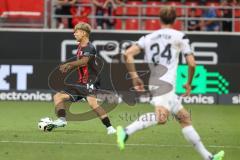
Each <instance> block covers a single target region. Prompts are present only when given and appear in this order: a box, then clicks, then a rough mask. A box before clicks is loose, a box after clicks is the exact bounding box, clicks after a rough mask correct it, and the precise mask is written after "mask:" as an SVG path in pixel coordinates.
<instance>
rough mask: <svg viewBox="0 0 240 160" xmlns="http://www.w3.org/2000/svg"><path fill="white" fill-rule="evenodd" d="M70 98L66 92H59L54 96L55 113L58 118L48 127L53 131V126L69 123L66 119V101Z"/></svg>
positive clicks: (62, 125)
mask: <svg viewBox="0 0 240 160" xmlns="http://www.w3.org/2000/svg"><path fill="white" fill-rule="evenodd" d="M69 99H70V96H69V95H68V94H66V93H64V92H57V93H56V94H55V95H54V96H53V100H54V106H55V113H56V115H57V117H58V119H57V120H55V121H53V123H51V124H49V125H48V126H47V127H46V129H47V130H48V131H51V130H52V129H53V128H58V127H64V126H66V125H67V121H66V105H68V104H67V103H66V101H67V100H69Z"/></svg>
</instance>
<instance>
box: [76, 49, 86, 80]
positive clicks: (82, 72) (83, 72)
mask: <svg viewBox="0 0 240 160" xmlns="http://www.w3.org/2000/svg"><path fill="white" fill-rule="evenodd" d="M82 53H83V51H82V48H81V46H80V45H79V46H78V50H77V59H81V57H82V56H83V55H82ZM77 69H78V83H81V84H86V83H87V82H88V77H89V72H88V66H82V67H78V68H77Z"/></svg>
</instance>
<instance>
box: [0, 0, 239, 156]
mask: <svg viewBox="0 0 240 160" xmlns="http://www.w3.org/2000/svg"><path fill="white" fill-rule="evenodd" d="M96 1H97V0H95V1H94V0H93V1H91V0H72V1H70V2H68V3H66V4H64V7H63V6H61V5H60V2H59V1H57V0H55V1H54V0H0V159H1V160H12V159H24V160H30V159H50V160H55V159H59V160H65V159H74V160H75V159H89V160H99V159H109V160H112V159H116V160H117V159H119V160H120V159H126V160H143V159H160V160H200V157H199V156H198V155H197V153H195V151H194V150H193V149H192V148H191V147H190V146H189V145H188V144H187V143H186V142H185V140H184V138H183V137H182V135H181V133H180V127H179V126H178V125H177V123H176V122H175V120H174V119H173V118H172V117H171V118H170V119H169V122H168V123H169V125H168V126H159V127H155V128H151V129H149V130H146V131H142V132H140V133H137V134H136V136H133V137H132V138H131V139H130V140H129V144H128V145H127V148H126V151H124V152H120V151H118V148H117V147H116V145H115V137H114V136H107V135H106V133H105V130H104V128H103V127H102V125H101V123H100V122H99V121H98V119H93V120H90V121H85V122H70V123H69V126H67V127H66V128H63V129H59V130H56V131H54V132H51V133H43V132H40V131H39V130H38V128H37V122H38V120H39V119H40V118H42V117H45V116H49V117H53V118H54V116H55V115H54V108H53V103H52V94H53V91H52V90H50V89H49V86H48V76H49V74H50V73H51V71H52V70H53V69H54V68H55V67H56V66H58V65H59V64H60V63H62V62H64V61H66V60H67V59H68V58H70V57H72V56H73V55H74V54H76V42H75V40H74V37H73V35H72V33H73V31H72V26H73V25H74V24H76V23H78V22H80V21H84V22H88V23H90V24H91V26H92V27H93V33H92V35H91V41H92V42H93V44H94V45H95V46H96V47H97V54H98V55H99V57H101V58H102V59H103V61H104V62H105V64H106V65H105V67H104V69H103V73H102V75H101V87H102V88H104V89H108V90H113V86H112V83H111V80H110V76H109V73H110V66H120V65H121V64H122V63H123V58H122V53H123V52H124V51H125V49H126V48H127V47H128V46H129V45H131V44H132V43H133V41H135V40H137V39H138V38H140V37H141V36H142V35H144V34H147V33H150V32H151V31H152V30H156V29H159V28H161V24H160V21H159V17H158V15H159V12H160V7H161V6H163V5H174V6H175V7H176V10H177V14H178V18H177V21H176V23H175V25H174V28H176V29H179V30H182V31H184V32H186V34H187V36H188V37H189V38H190V40H191V47H192V49H193V51H194V52H195V56H196V61H197V64H198V66H197V69H196V74H195V78H194V81H193V86H194V87H193V91H192V93H193V94H192V96H191V97H188V98H183V99H182V102H183V103H184V104H186V106H187V108H188V110H189V111H190V112H191V115H192V119H193V124H194V125H195V126H196V129H197V130H198V132H199V133H200V135H201V136H202V139H203V141H204V142H205V144H206V145H207V146H208V147H209V149H210V150H211V151H213V152H215V151H218V150H220V149H223V150H225V151H226V158H225V159H226V160H238V159H239V157H240V154H239V153H240V152H239V151H240V138H239V135H240V127H239V113H240V107H239V104H240V94H239V90H240V85H239V82H240V76H238V75H239V70H240V63H239V62H240V45H239V42H240V2H239V1H237V0H230V1H224V0H222V1H221V0H209V1H207V0H195V1H194V0H178V1H177V0H175V1H172V0H171V1H170V0H158V1H157V0H155V1H154V0H151V1H148V0H142V1H140V0H138V1H136V0H124V1H120V2H119V1H115V2H114V4H111V5H107V7H106V9H103V10H101V7H96V4H97V2H96ZM99 2H100V3H103V2H104V1H100V0H99ZM101 11H102V12H101ZM193 12H194V13H193ZM142 58H143V54H141V55H140V56H139V57H137V59H138V61H137V62H138V63H139V64H141V63H142ZM185 64H186V62H185V61H184V58H183V57H182V56H180V65H179V68H178V81H177V93H178V94H181V93H183V92H184V89H183V88H182V85H183V84H184V83H185V81H186V79H185V78H186V65H185ZM146 101H147V100H146V99H141V100H140V102H139V104H137V105H135V107H128V106H127V105H126V104H124V103H121V104H119V106H118V107H117V108H116V109H115V110H113V111H112V112H110V118H111V120H112V121H113V125H114V126H117V125H119V124H123V125H127V124H128V123H130V122H131V121H133V120H134V119H136V118H137V117H138V115H140V114H141V113H144V112H149V111H151V110H152V107H151V106H150V105H148V104H147V103H145V102H146ZM87 110H89V109H88V106H87V104H85V103H79V104H78V103H77V104H74V105H73V108H72V111H73V112H75V113H83V112H85V111H87Z"/></svg>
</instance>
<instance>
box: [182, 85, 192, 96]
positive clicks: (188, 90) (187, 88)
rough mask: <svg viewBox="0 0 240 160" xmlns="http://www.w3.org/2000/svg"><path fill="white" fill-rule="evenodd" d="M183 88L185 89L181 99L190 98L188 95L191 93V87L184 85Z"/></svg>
mask: <svg viewBox="0 0 240 160" xmlns="http://www.w3.org/2000/svg"><path fill="white" fill-rule="evenodd" d="M183 87H184V88H185V89H186V92H185V93H184V94H183V95H182V96H183V97H187V96H190V93H191V90H192V87H191V85H190V84H188V83H186V84H185V85H184V86H183Z"/></svg>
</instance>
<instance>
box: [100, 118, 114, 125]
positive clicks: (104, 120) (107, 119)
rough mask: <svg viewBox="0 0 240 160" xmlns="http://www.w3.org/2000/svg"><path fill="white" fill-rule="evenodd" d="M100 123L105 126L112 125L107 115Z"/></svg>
mask: <svg viewBox="0 0 240 160" xmlns="http://www.w3.org/2000/svg"><path fill="white" fill-rule="evenodd" d="M102 123H103V124H104V125H105V126H106V127H110V126H112V125H111V122H110V120H109V118H108V117H105V118H103V119H102Z"/></svg>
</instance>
